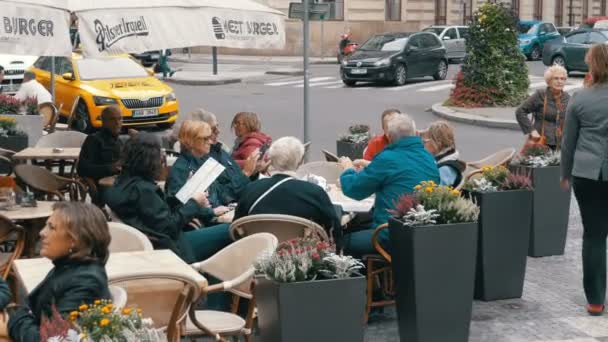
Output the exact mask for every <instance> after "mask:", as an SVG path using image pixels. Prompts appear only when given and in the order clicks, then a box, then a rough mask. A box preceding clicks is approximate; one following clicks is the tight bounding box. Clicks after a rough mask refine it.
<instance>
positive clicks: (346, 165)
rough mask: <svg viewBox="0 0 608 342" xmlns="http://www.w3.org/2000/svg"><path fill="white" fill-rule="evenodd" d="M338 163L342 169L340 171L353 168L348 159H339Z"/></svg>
mask: <svg viewBox="0 0 608 342" xmlns="http://www.w3.org/2000/svg"><path fill="white" fill-rule="evenodd" d="M338 163H339V164H340V166H341V167H342V170H346V169H352V168H353V167H354V165H353V162H352V160H350V158H348V157H340V159H339V160H338Z"/></svg>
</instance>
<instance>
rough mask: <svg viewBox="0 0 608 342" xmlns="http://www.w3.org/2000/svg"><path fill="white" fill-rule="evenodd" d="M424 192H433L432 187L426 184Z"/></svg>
mask: <svg viewBox="0 0 608 342" xmlns="http://www.w3.org/2000/svg"><path fill="white" fill-rule="evenodd" d="M424 190H425V191H426V192H428V193H431V192H433V188H432V187H430V186H427V187H426V189H424Z"/></svg>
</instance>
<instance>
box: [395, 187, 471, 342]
mask: <svg viewBox="0 0 608 342" xmlns="http://www.w3.org/2000/svg"><path fill="white" fill-rule="evenodd" d="M392 213H393V215H394V217H392V218H391V219H390V220H389V234H390V241H391V246H393V249H392V250H391V251H390V252H391V254H392V268H393V274H394V279H395V291H396V304H397V317H398V325H399V335H400V337H401V341H408V342H445V341H450V342H466V341H468V338H469V325H470V322H471V310H472V304H473V290H474V284H475V257H476V254H477V222H476V220H477V217H478V216H479V208H478V207H477V206H476V205H475V204H474V203H473V202H472V201H471V200H469V199H465V198H463V197H461V196H460V192H459V191H458V190H454V189H452V188H449V187H443V186H437V185H435V184H434V183H433V182H423V183H421V184H420V185H418V186H416V191H415V193H414V195H405V196H403V197H401V198H400V199H399V202H398V203H396V208H395V210H394V211H393V212H392Z"/></svg>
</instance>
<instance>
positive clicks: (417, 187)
mask: <svg viewBox="0 0 608 342" xmlns="http://www.w3.org/2000/svg"><path fill="white" fill-rule="evenodd" d="M414 189H416V190H420V189H422V185H416V186H415V187H414Z"/></svg>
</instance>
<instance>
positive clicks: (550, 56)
mask: <svg viewBox="0 0 608 342" xmlns="http://www.w3.org/2000/svg"><path fill="white" fill-rule="evenodd" d="M607 42H608V31H599V30H589V29H587V30H585V29H584V30H578V31H574V32H570V33H569V34H568V35H566V36H565V37H561V38H558V39H555V40H552V41H550V42H548V43H547V44H545V49H544V51H543V64H544V65H546V66H550V65H554V64H557V65H561V66H563V67H564V68H566V70H567V71H568V72H570V71H583V72H587V71H588V67H587V63H585V55H586V54H587V51H588V50H589V49H590V48H591V46H592V45H593V44H606V43H607Z"/></svg>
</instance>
